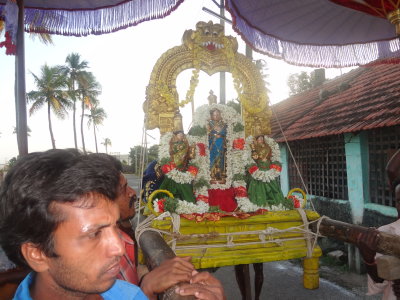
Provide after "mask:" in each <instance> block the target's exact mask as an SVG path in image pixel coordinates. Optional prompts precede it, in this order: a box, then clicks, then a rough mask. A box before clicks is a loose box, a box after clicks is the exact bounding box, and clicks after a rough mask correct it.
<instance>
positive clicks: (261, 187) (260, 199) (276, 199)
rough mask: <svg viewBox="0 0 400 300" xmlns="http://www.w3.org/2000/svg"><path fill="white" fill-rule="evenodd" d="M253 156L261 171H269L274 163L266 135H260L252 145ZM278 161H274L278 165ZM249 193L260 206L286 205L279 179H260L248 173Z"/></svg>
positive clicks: (252, 200) (250, 197)
mask: <svg viewBox="0 0 400 300" xmlns="http://www.w3.org/2000/svg"><path fill="white" fill-rule="evenodd" d="M250 147H251V157H252V158H253V160H254V161H255V163H256V165H257V168H258V170H259V171H260V172H268V171H269V170H270V167H271V165H272V163H271V156H272V150H271V147H270V146H269V145H268V144H267V143H266V142H265V139H264V136H263V135H259V136H257V137H256V140H255V141H254V142H253V143H252V144H251V145H250ZM277 164H278V163H276V162H274V165H275V166H276V165H277ZM247 184H248V185H247V187H248V188H247V193H248V197H249V199H250V201H251V202H253V203H254V204H256V205H258V206H266V205H267V206H272V205H279V204H283V205H286V202H287V201H286V199H285V197H284V196H283V193H282V190H281V188H280V186H279V183H278V182H277V180H276V179H275V178H274V179H271V180H265V181H264V180H260V179H256V178H254V177H253V175H252V174H248V182H247Z"/></svg>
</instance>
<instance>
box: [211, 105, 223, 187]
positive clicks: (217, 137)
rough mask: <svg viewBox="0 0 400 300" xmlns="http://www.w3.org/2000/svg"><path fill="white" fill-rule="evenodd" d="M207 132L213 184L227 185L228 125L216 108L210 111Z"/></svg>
mask: <svg viewBox="0 0 400 300" xmlns="http://www.w3.org/2000/svg"><path fill="white" fill-rule="evenodd" d="M207 131H208V149H209V151H210V176H211V183H212V184H214V183H225V182H226V165H225V161H226V135H227V124H226V123H225V122H224V121H223V120H222V116H221V112H220V111H219V110H218V109H216V108H215V109H212V110H211V111H210V120H209V121H208V124H207Z"/></svg>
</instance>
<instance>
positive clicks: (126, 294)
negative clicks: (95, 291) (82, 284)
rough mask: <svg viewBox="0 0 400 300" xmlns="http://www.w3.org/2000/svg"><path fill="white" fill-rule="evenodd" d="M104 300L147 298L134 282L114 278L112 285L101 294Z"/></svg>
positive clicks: (137, 299)
mask: <svg viewBox="0 0 400 300" xmlns="http://www.w3.org/2000/svg"><path fill="white" fill-rule="evenodd" d="M101 296H102V297H103V298H104V300H119V299H124V300H146V299H148V298H147V297H146V296H145V294H144V293H143V292H142V290H141V289H140V288H139V287H137V286H136V285H134V284H131V283H129V282H126V281H123V280H116V282H115V283H114V285H113V286H112V287H111V288H110V289H109V290H108V291H106V292H104V293H103V294H101Z"/></svg>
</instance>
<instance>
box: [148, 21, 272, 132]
mask: <svg viewBox="0 0 400 300" xmlns="http://www.w3.org/2000/svg"><path fill="white" fill-rule="evenodd" d="M237 49H238V44H237V40H236V39H235V38H233V37H232V36H225V35H224V34H223V28H222V26H221V25H219V24H213V23H212V22H211V21H210V22H208V23H206V22H198V23H197V24H196V30H195V31H194V30H186V31H185V32H184V34H183V37H182V45H181V46H176V47H173V48H171V49H169V50H168V51H166V52H165V53H164V54H162V55H161V57H160V58H159V59H158V61H157V62H156V64H155V66H154V68H153V71H152V73H151V77H150V82H149V85H148V86H147V89H146V101H145V103H144V105H143V110H144V112H145V120H146V123H145V124H146V128H147V129H154V128H159V129H160V133H161V134H163V133H165V132H170V131H173V130H174V113H175V112H177V111H178V112H179V106H183V105H185V104H186V103H189V102H190V101H192V99H193V94H194V90H195V88H196V86H197V83H198V72H199V70H202V71H204V72H206V73H207V74H208V75H213V74H215V73H217V72H230V73H232V76H233V78H234V85H235V89H236V90H237V91H238V94H239V99H240V101H241V103H242V107H243V119H244V123H245V133H246V136H247V135H252V134H253V132H252V131H254V129H252V128H257V131H261V132H262V134H269V133H270V116H271V112H270V109H269V100H268V96H267V91H266V88H265V85H264V81H263V79H262V77H261V74H260V71H259V69H258V68H257V67H256V65H255V64H254V63H253V62H252V61H251V59H249V58H247V57H246V56H244V55H243V54H240V53H237ZM187 69H194V70H193V75H192V79H191V82H190V88H189V90H188V91H187V93H186V99H184V100H181V101H179V97H178V92H177V90H176V79H177V77H178V75H179V74H180V73H181V72H182V71H184V70H187ZM167 118H171V119H170V121H168V122H167V120H166V119H167ZM161 122H162V123H161Z"/></svg>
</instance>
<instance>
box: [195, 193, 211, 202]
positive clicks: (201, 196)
mask: <svg viewBox="0 0 400 300" xmlns="http://www.w3.org/2000/svg"><path fill="white" fill-rule="evenodd" d="M196 200H197V201H203V202H205V203H208V197H207V196H204V195H198V196H197V197H196Z"/></svg>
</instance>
